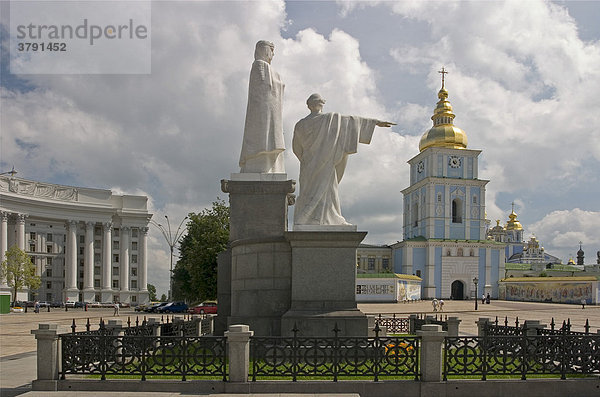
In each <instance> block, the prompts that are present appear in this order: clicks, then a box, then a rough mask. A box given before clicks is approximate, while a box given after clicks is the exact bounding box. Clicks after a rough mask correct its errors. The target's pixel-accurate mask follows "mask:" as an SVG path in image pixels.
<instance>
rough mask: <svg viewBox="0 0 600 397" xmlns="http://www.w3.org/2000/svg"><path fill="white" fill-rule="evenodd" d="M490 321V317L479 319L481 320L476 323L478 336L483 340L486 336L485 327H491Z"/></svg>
mask: <svg viewBox="0 0 600 397" xmlns="http://www.w3.org/2000/svg"><path fill="white" fill-rule="evenodd" d="M489 323H490V319H489V317H479V320H477V321H475V324H477V336H478V337H480V338H482V337H484V336H485V326H486V325H489Z"/></svg>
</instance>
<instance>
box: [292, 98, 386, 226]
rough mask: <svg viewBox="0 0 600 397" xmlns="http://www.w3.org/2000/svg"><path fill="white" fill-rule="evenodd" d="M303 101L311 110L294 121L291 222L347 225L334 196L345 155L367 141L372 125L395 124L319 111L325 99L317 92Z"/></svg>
mask: <svg viewBox="0 0 600 397" xmlns="http://www.w3.org/2000/svg"><path fill="white" fill-rule="evenodd" d="M306 104H307V105H308V108H309V109H310V112H311V113H310V114H309V115H308V116H306V117H305V118H303V119H302V120H300V121H298V123H296V127H295V128H294V138H293V142H292V145H293V150H294V154H295V155H296V157H298V159H299V160H300V194H299V197H298V199H297V200H296V205H295V210H294V225H350V224H349V223H348V222H346V219H344V217H343V216H342V212H341V208H340V199H339V197H338V184H339V182H340V181H341V180H342V177H343V176H344V170H345V169H346V162H347V160H348V155H349V154H352V153H356V151H357V148H358V143H359V142H360V143H365V144H369V143H370V142H371V137H372V135H373V131H374V129H375V126H379V127H390V126H392V125H395V124H394V123H390V122H387V121H379V120H376V119H369V118H364V117H358V116H343V115H341V114H339V113H321V111H322V110H323V105H324V104H325V100H324V99H323V98H321V96H320V95H319V94H312V95H311V96H310V97H309V98H308V100H307V101H306ZM295 229H296V230H299V229H300V228H295Z"/></svg>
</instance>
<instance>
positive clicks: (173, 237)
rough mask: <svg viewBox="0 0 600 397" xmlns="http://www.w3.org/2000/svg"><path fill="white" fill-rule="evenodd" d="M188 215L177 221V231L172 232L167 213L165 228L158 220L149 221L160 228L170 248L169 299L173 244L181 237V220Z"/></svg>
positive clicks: (171, 284)
mask: <svg viewBox="0 0 600 397" xmlns="http://www.w3.org/2000/svg"><path fill="white" fill-rule="evenodd" d="M187 218H188V217H187V216H186V217H185V218H183V219H182V220H181V222H180V223H179V226H178V227H177V231H175V233H174V234H173V233H172V232H171V222H170V221H169V217H168V216H167V215H165V219H166V220H167V227H166V228H165V227H164V226H163V225H161V224H160V223H158V222H155V221H153V220H152V221H150V223H152V224H153V225H154V226H156V227H157V228H158V230H160V232H161V233H162V235H163V237H164V238H165V240H166V242H167V244H168V245H169V248H170V249H171V267H170V270H169V294H168V296H169V298H168V299H169V300H171V295H172V293H173V250H174V249H175V246H176V245H177V243H178V242H179V239H181V236H182V235H183V229H181V226H183V222H185V220H186V219H187Z"/></svg>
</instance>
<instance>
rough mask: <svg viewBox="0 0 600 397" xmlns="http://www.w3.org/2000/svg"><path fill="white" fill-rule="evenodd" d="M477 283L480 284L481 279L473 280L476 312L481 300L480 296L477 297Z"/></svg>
mask: <svg viewBox="0 0 600 397" xmlns="http://www.w3.org/2000/svg"><path fill="white" fill-rule="evenodd" d="M477 283H479V279H478V278H477V277H475V278H474V279H473V284H475V310H477V301H478V300H479V295H477Z"/></svg>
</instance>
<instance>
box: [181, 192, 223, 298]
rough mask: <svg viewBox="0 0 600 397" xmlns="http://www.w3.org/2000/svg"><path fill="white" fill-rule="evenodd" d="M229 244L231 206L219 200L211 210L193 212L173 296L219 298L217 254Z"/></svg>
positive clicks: (182, 243)
mask: <svg viewBox="0 0 600 397" xmlns="http://www.w3.org/2000/svg"><path fill="white" fill-rule="evenodd" d="M228 242H229V206H228V205H227V204H226V203H225V202H224V201H223V200H220V199H217V200H216V201H215V202H213V203H212V208H210V209H204V210H202V211H201V212H200V213H197V214H196V213H191V214H190V215H189V220H188V223H187V234H186V235H185V236H184V237H183V238H182V240H181V243H180V247H179V251H180V254H181V256H180V259H179V260H178V261H177V264H176V265H175V268H174V269H173V296H174V297H176V298H177V299H185V300H187V301H190V302H194V301H202V300H206V299H216V297H217V255H218V254H219V252H221V251H224V250H226V249H227V244H228Z"/></svg>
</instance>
